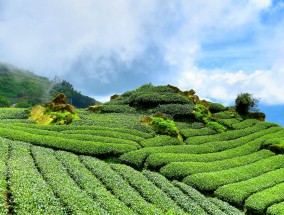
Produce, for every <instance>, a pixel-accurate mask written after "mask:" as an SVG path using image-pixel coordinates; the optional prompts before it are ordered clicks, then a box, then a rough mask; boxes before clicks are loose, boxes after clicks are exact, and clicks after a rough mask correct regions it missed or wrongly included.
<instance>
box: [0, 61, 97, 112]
mask: <svg viewBox="0 0 284 215" xmlns="http://www.w3.org/2000/svg"><path fill="white" fill-rule="evenodd" d="M58 92H62V93H65V94H66V95H67V96H68V98H69V99H70V101H68V102H69V103H72V104H73V105H75V106H76V107H87V106H89V105H93V104H94V103H95V100H94V99H93V98H90V97H88V96H84V95H82V94H81V93H80V92H78V91H76V90H75V89H74V88H73V86H72V85H71V84H70V83H68V82H67V81H64V80H63V81H59V80H53V81H51V80H49V79H48V78H45V77H41V76H37V75H35V74H33V73H32V72H29V71H25V70H21V69H17V68H15V67H13V66H9V65H4V64H0V107H3V106H4V107H5V106H10V105H11V104H16V106H17V107H30V106H33V105H35V104H38V103H46V101H48V100H50V98H51V97H52V96H54V95H55V94H57V93H58Z"/></svg>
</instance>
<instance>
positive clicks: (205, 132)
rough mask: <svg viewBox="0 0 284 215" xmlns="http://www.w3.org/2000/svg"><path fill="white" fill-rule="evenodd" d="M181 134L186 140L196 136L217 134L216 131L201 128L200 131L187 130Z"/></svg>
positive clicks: (183, 130) (181, 131)
mask: <svg viewBox="0 0 284 215" xmlns="http://www.w3.org/2000/svg"><path fill="white" fill-rule="evenodd" d="M180 133H181V134H182V135H183V136H185V137H186V138H191V137H195V136H204V135H213V134H216V131H215V130H213V129H212V128H208V127H205V128H199V129H193V128H185V129H181V130H180Z"/></svg>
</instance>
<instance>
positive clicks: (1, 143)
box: [0, 138, 9, 214]
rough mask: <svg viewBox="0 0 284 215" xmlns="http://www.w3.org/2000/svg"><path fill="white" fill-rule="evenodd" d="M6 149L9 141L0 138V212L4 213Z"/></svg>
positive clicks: (5, 209) (5, 211) (5, 208)
mask: <svg viewBox="0 0 284 215" xmlns="http://www.w3.org/2000/svg"><path fill="white" fill-rule="evenodd" d="M8 150H9V141H7V140H5V139H3V138H0V214H6V213H7V212H8V208H7V207H6V206H5V204H6V201H7V199H6V195H5V193H6V192H7V182H6V177H7V166H6V161H7V159H8Z"/></svg>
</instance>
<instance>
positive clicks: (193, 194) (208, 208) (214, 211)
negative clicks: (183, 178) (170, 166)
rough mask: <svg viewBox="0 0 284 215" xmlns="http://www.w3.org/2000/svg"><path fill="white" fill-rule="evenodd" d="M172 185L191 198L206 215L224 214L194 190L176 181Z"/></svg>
mask: <svg viewBox="0 0 284 215" xmlns="http://www.w3.org/2000/svg"><path fill="white" fill-rule="evenodd" d="M173 184H174V185H175V186H176V187H178V188H179V189H181V190H182V191H183V192H184V193H185V194H186V195H188V196H189V197H190V198H192V199H193V200H194V201H195V202H197V203H198V204H199V205H200V206H201V207H202V208H203V209H204V210H205V211H206V212H207V213H208V214H212V215H214V214H216V215H221V214H224V215H225V214H226V213H224V212H223V211H222V210H221V209H220V208H219V207H217V206H216V205H215V204H213V203H212V202H211V201H210V200H209V199H208V198H207V197H205V196H204V195H203V194H201V193H200V192H199V191H197V190H196V189H194V188H192V187H190V186H188V185H187V184H184V183H182V182H178V181H173Z"/></svg>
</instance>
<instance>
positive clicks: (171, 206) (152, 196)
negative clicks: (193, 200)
mask: <svg viewBox="0 0 284 215" xmlns="http://www.w3.org/2000/svg"><path fill="white" fill-rule="evenodd" d="M110 166H111V168H112V169H114V170H115V171H116V172H118V173H119V174H120V175H121V176H122V177H123V178H124V179H125V180H127V181H128V183H129V184H130V185H131V186H132V187H134V188H135V189H136V190H137V191H138V192H139V193H140V195H142V196H143V198H144V199H145V200H146V201H148V202H150V203H152V204H154V205H156V206H158V207H159V208H161V209H162V210H163V211H164V212H167V211H174V212H175V213H177V214H185V213H184V211H183V210H182V209H181V208H180V207H179V206H177V205H176V203H175V202H174V201H173V200H172V199H171V198H169V197H168V196H167V195H166V194H165V193H164V192H163V191H162V190H160V189H159V188H157V187H156V186H155V185H154V184H153V183H152V182H150V181H148V180H147V178H146V177H145V176H143V175H142V174H141V173H140V172H138V171H136V170H134V169H132V168H130V167H128V166H126V165H121V164H111V165H110Z"/></svg>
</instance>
